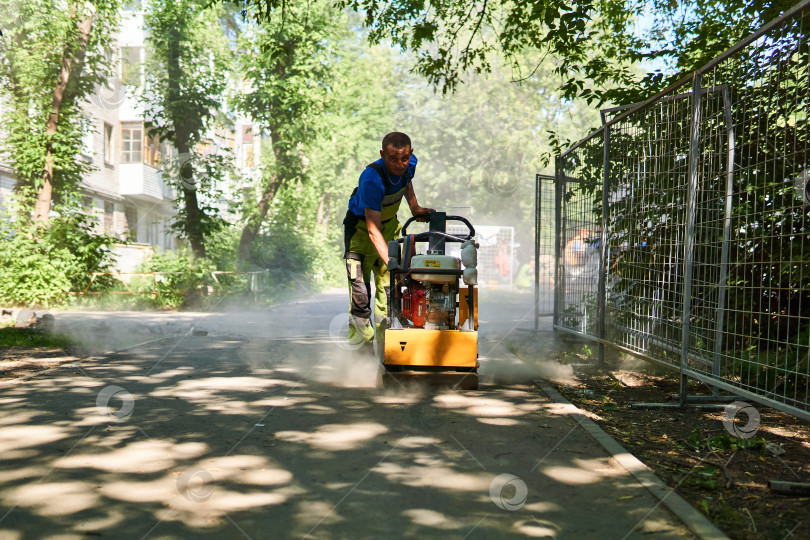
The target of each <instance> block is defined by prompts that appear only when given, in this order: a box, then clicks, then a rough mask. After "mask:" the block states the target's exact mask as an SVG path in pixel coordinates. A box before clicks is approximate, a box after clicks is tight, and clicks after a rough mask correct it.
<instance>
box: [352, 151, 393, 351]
mask: <svg viewBox="0 0 810 540" xmlns="http://www.w3.org/2000/svg"><path fill="white" fill-rule="evenodd" d="M369 167H372V168H374V169H375V170H376V171H377V172H378V173H379V175H380V177H381V178H382V179H383V182H386V181H387V175H386V174H385V173H384V171H383V170H382V169H383V167H381V166H380V165H378V164H377V163H372V164H371V165H369ZM408 183H409V182H403V184H404V185H405V187H403V188H402V189H400V190H399V191H396V192H394V193H391V194H389V195H385V196H384V197H383V200H382V210H381V215H380V222H381V223H380V224H381V230H380V232H381V233H382V235H383V238H384V239H385V242H386V244H387V243H388V242H389V241H391V240H393V239H394V238H396V237H397V235H398V234H399V231H400V229H401V228H402V226H401V225H400V223H399V221H398V220H397V210H399V204H400V202H401V201H402V197H403V196H404V195H405V191H406V189H407V186H408ZM355 191H356V188H355ZM352 195H354V193H352ZM343 233H344V236H343V238H344V243H345V248H346V251H345V254H344V255H343V258H344V259H346V275H347V277H348V280H349V297H350V301H351V305H350V308H349V343H350V344H352V345H355V344H358V343H362V342H369V341H371V340H372V339H374V328H372V326H371V301H370V298H369V297H370V294H371V274H372V273H374V288H375V290H376V292H375V295H374V320H375V322H376V323H377V325H378V327H379V326H380V325H381V323H383V322H385V321H386V320H387V314H388V295H389V294H390V285H391V277H390V275H389V274H388V269H387V267H386V261H383V260H382V259H380V256H379V254H378V253H377V249H376V248H375V247H374V244H373V243H372V242H371V238H370V237H369V235H368V224H367V223H366V217H365V216H358V215H356V214H355V213H354V212H352V211H351V210H349V211H347V212H346V218H345V219H344V220H343Z"/></svg>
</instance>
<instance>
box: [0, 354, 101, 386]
mask: <svg viewBox="0 0 810 540" xmlns="http://www.w3.org/2000/svg"><path fill="white" fill-rule="evenodd" d="M88 354H89V353H88V352H87V351H86V350H82V349H78V348H72V347H68V348H57V349H54V348H47V347H0V381H7V380H10V379H17V378H20V377H25V376H27V375H32V374H34V373H37V372H39V371H45V370H47V369H51V368H54V367H57V366H60V365H62V364H72V363H75V362H79V361H81V360H82V359H84V358H87V357H88Z"/></svg>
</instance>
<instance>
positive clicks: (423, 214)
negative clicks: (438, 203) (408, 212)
mask: <svg viewBox="0 0 810 540" xmlns="http://www.w3.org/2000/svg"><path fill="white" fill-rule="evenodd" d="M435 211H436V210H434V209H433V208H422V207H421V206H420V207H419V210H417V211H415V212H413V217H415V218H416V221H420V222H422V223H424V222H426V221H428V220H429V219H430V213H431V212H435Z"/></svg>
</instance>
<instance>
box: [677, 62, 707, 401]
mask: <svg viewBox="0 0 810 540" xmlns="http://www.w3.org/2000/svg"><path fill="white" fill-rule="evenodd" d="M702 85H703V75H702V73H700V72H699V71H698V72H695V78H694V80H693V81H692V122H691V126H690V128H691V129H690V133H689V190H688V192H687V198H686V223H685V227H686V231H685V235H684V257H683V279H684V287H683V318H682V321H681V326H682V328H681V332H682V334H681V384H680V389H679V398H680V406H681V407H685V406H686V391H687V388H686V369H687V367H688V363H687V361H688V357H689V334H690V330H691V329H690V323H691V315H692V266H693V256H694V250H695V217H696V214H697V191H698V164H699V163H698V162H699V161H700V122H701V113H702V105H703V103H702V102H703V99H702V96H701V91H702Z"/></svg>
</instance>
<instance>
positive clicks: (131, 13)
mask: <svg viewBox="0 0 810 540" xmlns="http://www.w3.org/2000/svg"><path fill="white" fill-rule="evenodd" d="M144 43H145V35H144V31H143V12H142V8H141V3H140V2H137V1H134V2H129V3H128V4H127V7H125V8H124V12H123V16H122V21H121V28H120V32H119V36H118V50H116V51H111V52H110V62H115V63H116V64H117V65H118V66H119V74H118V77H117V78H115V79H113V80H111V81H109V84H108V86H107V87H104V88H101V89H99V90H98V92H96V93H95V94H94V95H92V96H90V99H89V101H88V102H87V103H85V104H83V106H82V109H83V117H84V118H83V127H84V136H83V140H82V151H81V156H80V158H79V159H84V160H86V161H87V162H88V163H89V164H91V165H92V166H93V171H92V172H90V173H89V174H88V175H87V176H86V177H85V178H84V179H83V181H82V183H81V191H82V194H83V205H84V206H85V208H86V210H87V212H88V213H89V214H90V215H94V216H95V217H96V227H97V230H98V231H99V232H105V233H107V234H112V235H114V236H116V237H118V238H120V239H122V240H123V239H125V238H128V239H129V240H130V241H129V242H128V243H127V245H117V246H115V248H114V251H115V252H116V254H117V255H118V257H117V258H118V269H119V270H120V271H122V272H131V271H134V270H135V269H136V268H137V267H138V265H139V264H140V263H141V262H142V261H143V260H144V258H146V257H148V256H149V255H150V254H151V253H154V252H155V251H163V250H176V249H177V248H178V247H179V245H180V243H181V242H180V241H179V240H178V238H177V237H176V235H175V233H174V232H173V231H172V229H171V224H172V222H173V221H174V220H175V218H176V215H177V212H176V210H175V198H176V196H177V193H176V190H175V188H174V187H173V186H172V185H170V183H169V182H167V181H166V179H164V175H163V174H162V172H161V170H162V166H163V164H165V163H166V162H167V161H168V160H170V159H173V158H175V157H176V156H175V152H174V149H173V147H172V146H171V145H170V144H168V143H166V142H163V143H161V142H160V141H159V140H158V138H157V137H152V136H149V134H148V132H147V129H146V127H145V125H144V111H143V107H142V106H141V105H140V103H139V101H138V99H137V96H136V94H137V90H138V89H139V88H142V86H143V82H144V75H143V67H142V66H143V61H144V59H145V56H144V55H145V48H144ZM1 116H2V111H1V110H0V117H1ZM253 133H254V126H252V125H251V124H250V122H248V121H246V120H241V121H237V123H235V124H234V125H233V126H230V128H229V129H226V130H221V129H220V130H217V132H216V133H213V134H211V137H209V138H210V139H211V140H212V141H214V144H213V145H209V146H212V147H213V146H215V147H216V150H217V151H220V150H227V151H229V152H232V153H233V155H234V156H235V158H236V160H235V161H236V166H237V168H239V169H240V170H244V171H245V172H246V173H247V175H248V176H250V175H251V172H253V175H254V176H255V165H257V163H258V158H259V152H260V144H259V143H260V139H259V137H254V136H253ZM14 184H15V181H14V172H13V171H12V170H11V168H10V167H9V166H8V165H7V164H3V163H2V159H0V205H2V204H3V201H4V200H5V199H7V197H8V196H9V195H10V194H11V193H12V191H13V189H14ZM231 184H232V183H231V182H230V181H229V179H226V181H224V182H221V183H220V184H219V185H217V186H215V187H216V189H217V190H218V191H219V192H222V193H223V194H224V195H223V198H222V200H220V201H215V203H216V205H217V206H219V207H220V210H221V211H222V212H224V213H227V212H228V211H229V200H230V199H232V198H233V194H234V193H235V189H236V188H235V187H234V186H233V185H231Z"/></svg>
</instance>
